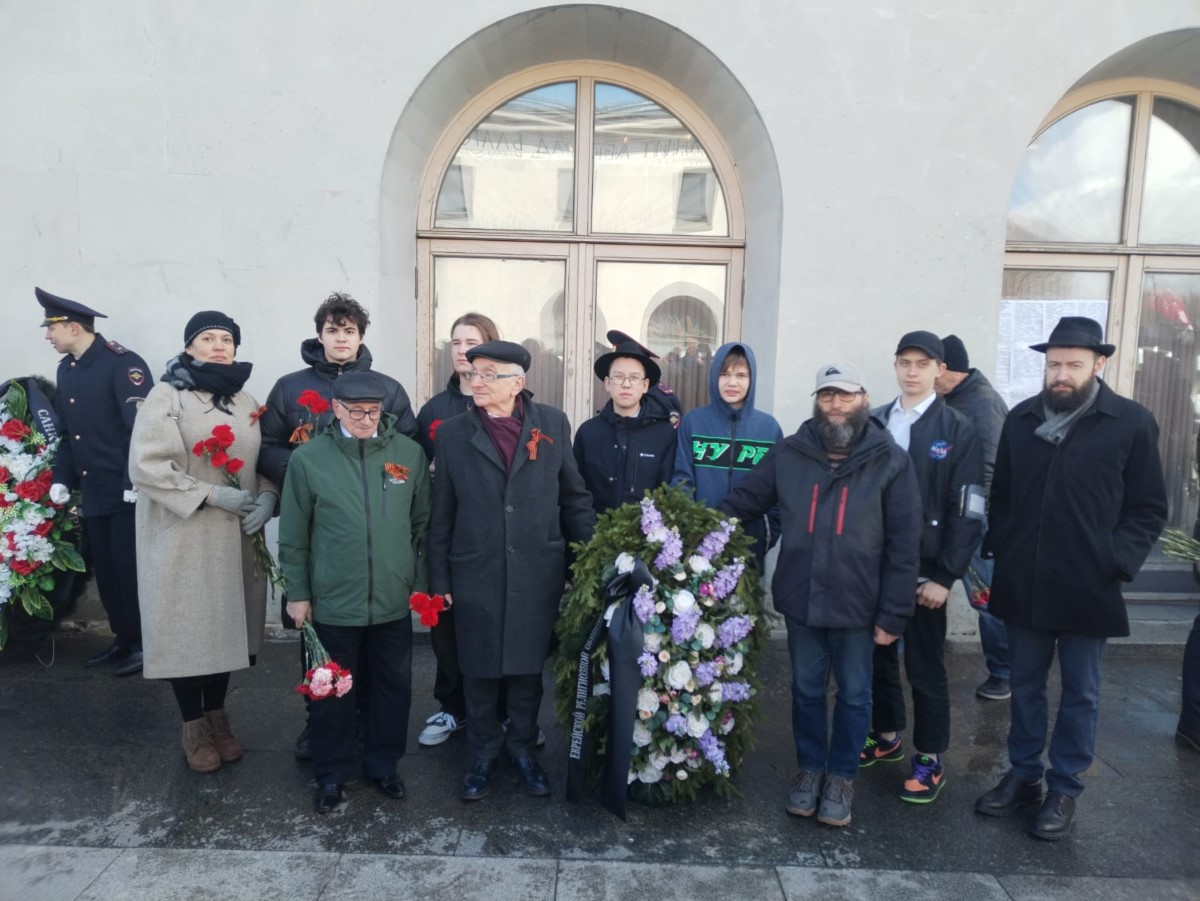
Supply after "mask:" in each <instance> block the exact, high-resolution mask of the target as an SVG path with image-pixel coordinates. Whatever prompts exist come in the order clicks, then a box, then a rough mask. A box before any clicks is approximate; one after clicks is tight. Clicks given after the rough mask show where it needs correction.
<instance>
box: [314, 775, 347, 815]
mask: <svg viewBox="0 0 1200 901" xmlns="http://www.w3.org/2000/svg"><path fill="white" fill-rule="evenodd" d="M341 803H342V787H341V786H340V785H338V784H337V783H336V782H323V783H320V784H318V785H317V793H316V794H315V795H314V796H313V809H315V810H316V811H317V813H329V811H331V810H333V809H334V808H335V807H337V806H338V805H339V804H341Z"/></svg>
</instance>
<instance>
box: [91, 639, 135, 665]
mask: <svg viewBox="0 0 1200 901" xmlns="http://www.w3.org/2000/svg"><path fill="white" fill-rule="evenodd" d="M132 653H133V651H131V650H130V649H129V648H123V647H121V646H120V645H117V644H111V645H109V646H108V647H107V648H106V649H105V650H103V651H101V652H100V653H99V654H93V655H92V656H91V657H89V658H88V659H87V660H85V661H83V665H84V666H103V665H104V664H106V663H116V662H117V661H118V660H124V659H125V658H126V657H128V656H129V655H130V654H132Z"/></svg>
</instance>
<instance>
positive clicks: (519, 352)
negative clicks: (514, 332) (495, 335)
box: [467, 341, 532, 372]
mask: <svg viewBox="0 0 1200 901" xmlns="http://www.w3.org/2000/svg"><path fill="white" fill-rule="evenodd" d="M476 357H484V358H486V359H488V360H496V361H497V362H499V363H516V364H517V365H518V366H520V367H521V368H522V369H523V370H525V371H526V372H528V371H529V364H530V363H531V362H532V359H531V358H530V356H529V351H527V350H526V349H525V348H523V347H522V346H521V345H520V344H514V343H513V342H511V341H484V342H483V343H482V344H476V345H475V346H474V347H472V348H471V349H470V350H468V351H467V359H468V360H469V361H470V362H472V363H473V362H475V358H476Z"/></svg>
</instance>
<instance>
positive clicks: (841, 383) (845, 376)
mask: <svg viewBox="0 0 1200 901" xmlns="http://www.w3.org/2000/svg"><path fill="white" fill-rule="evenodd" d="M826 388H836V389H837V390H838V391H866V390H867V386H866V385H864V384H863V377H862V373H861V372H859V369H858V367H857V366H855V365H854V364H853V363H825V364H822V365H821V366H818V367H817V387H816V388H814V389H813V394H816V393H817V392H818V391H824V390H825V389H826Z"/></svg>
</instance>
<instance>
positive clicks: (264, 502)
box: [242, 491, 277, 535]
mask: <svg viewBox="0 0 1200 901" xmlns="http://www.w3.org/2000/svg"><path fill="white" fill-rule="evenodd" d="M276 500H277V498H276V497H275V492H273V491H264V492H262V493H261V494H259V496H258V500H256V501H255V502H254V509H253V510H251V511H250V512H249V513H247V514H246V515H245V516H243V517H242V531H243V532H245V533H246V534H247V535H253V534H254V533H255V532H257V531H258V530H259V529H261V528H262V527H263V526H265V525H266V524H267V523H268V522H269V521H270V519H271V517H272V516H274V515H275V501H276Z"/></svg>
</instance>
